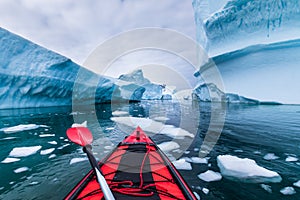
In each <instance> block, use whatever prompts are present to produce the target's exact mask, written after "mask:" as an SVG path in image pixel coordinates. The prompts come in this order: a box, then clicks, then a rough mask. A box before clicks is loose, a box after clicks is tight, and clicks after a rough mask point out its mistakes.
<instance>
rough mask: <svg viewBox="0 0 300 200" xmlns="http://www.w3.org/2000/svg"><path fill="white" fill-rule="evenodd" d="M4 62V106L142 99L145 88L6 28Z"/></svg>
mask: <svg viewBox="0 0 300 200" xmlns="http://www.w3.org/2000/svg"><path fill="white" fill-rule="evenodd" d="M0 63H1V65H0V83H1V84H0V101H1V105H0V108H21V107H47V106H64V105H71V104H72V102H73V103H76V104H90V103H102V102H110V101H112V100H114V101H124V100H125V101H127V100H140V99H141V97H142V95H143V92H144V91H145V88H143V87H140V86H137V85H135V84H132V83H128V82H124V83H122V84H120V83H119V82H118V81H117V79H113V78H109V77H103V76H100V75H97V74H95V73H93V72H91V71H88V70H86V69H84V68H82V67H81V66H79V65H77V64H76V63H74V62H72V61H71V60H70V59H68V58H66V57H64V56H61V55H59V54H57V53H54V52H52V51H50V50H47V49H45V48H43V47H41V46H39V45H37V44H34V43H32V42H30V41H28V40H26V39H24V38H22V37H20V36H17V35H15V34H12V33H10V32H9V31H7V30H5V29H2V28H0ZM79 73H80V78H78V74H79ZM75 86H76V87H75Z"/></svg>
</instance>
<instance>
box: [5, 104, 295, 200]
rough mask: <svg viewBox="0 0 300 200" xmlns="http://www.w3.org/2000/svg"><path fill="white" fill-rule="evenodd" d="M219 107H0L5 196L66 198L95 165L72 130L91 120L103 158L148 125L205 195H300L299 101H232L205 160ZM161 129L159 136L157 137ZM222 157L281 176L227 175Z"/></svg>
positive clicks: (96, 147) (190, 182)
mask: <svg viewBox="0 0 300 200" xmlns="http://www.w3.org/2000/svg"><path fill="white" fill-rule="evenodd" d="M212 107H213V105H212V104H209V103H199V102H198V103H191V102H187V103H184V104H181V103H176V102H173V101H151V102H148V101H144V102H140V103H132V104H118V105H115V104H113V105H112V104H103V105H97V106H90V107H89V106H87V107H86V108H78V110H76V109H75V108H73V109H72V108H70V107H55V108H40V109H14V110H1V111H0V129H1V130H0V147H1V149H0V171H1V173H0V199H62V198H63V197H64V196H65V195H67V194H68V192H69V191H70V190H71V189H72V188H73V187H74V186H75V184H76V183H77V182H78V181H79V180H80V179H81V178H82V177H83V176H84V175H85V174H86V173H87V172H88V171H89V170H90V165H89V162H88V160H87V159H86V156H85V155H84V153H83V152H82V150H81V148H80V147H78V146H77V145H75V144H72V143H71V142H70V141H69V140H68V139H67V137H66V134H65V132H66V130H67V129H68V128H69V127H71V126H72V124H73V123H82V122H84V121H87V126H88V127H89V128H90V129H91V131H92V132H93V136H94V143H93V151H94V154H95V156H96V157H97V159H101V158H103V157H104V156H105V155H106V154H107V153H108V152H110V151H111V150H112V149H113V148H114V147H115V146H116V145H117V144H118V143H119V142H120V141H121V140H122V139H123V138H124V137H125V136H126V135H127V134H128V133H129V132H130V131H131V130H132V129H133V127H134V126H136V125H141V126H142V128H144V129H145V130H146V132H147V130H149V135H151V137H152V138H153V139H154V140H155V142H156V143H158V144H161V146H162V147H163V148H165V153H166V154H167V156H168V157H169V158H170V159H171V160H172V161H174V163H175V164H176V162H179V163H180V162H183V163H184V165H186V166H188V167H187V168H183V169H181V170H180V172H181V174H182V175H183V177H184V178H185V180H186V181H187V183H188V185H189V186H190V187H191V188H192V190H193V191H194V192H196V193H197V194H198V195H199V196H200V197H201V199H228V200H232V199H270V200H271V199H300V188H299V180H300V173H299V172H300V161H298V159H300V106H296V105H277V106H275V105H226V115H224V116H225V124H224V127H223V128H222V133H221V135H220V137H219V139H218V141H217V142H216V145H215V146H214V147H213V149H212V150H211V151H210V152H209V153H208V154H207V155H206V156H205V157H203V158H202V157H201V158H200V157H199V151H200V149H201V145H202V143H203V140H204V138H205V136H206V133H207V130H208V127H209V123H211V111H212ZM199 108H200V109H199ZM182 116H184V117H182ZM140 118H143V120H139V119H140ZM121 119H122V120H123V121H122V120H121ZM126 120H127V121H126ZM128 120H129V121H128ZM120 122H123V123H120ZM125 122H126V123H125ZM7 128H10V129H7ZM7 130H8V131H7ZM9 130H13V131H9ZM157 130H158V132H160V134H157V133H156V134H155V131H157ZM178 133H184V134H185V135H180V134H178ZM188 133H190V134H192V135H189V134H188ZM168 144H169V145H168ZM218 155H233V156H237V157H239V158H249V159H253V160H255V161H256V163H257V164H258V165H259V166H262V167H264V168H267V169H269V170H272V171H275V172H277V173H279V174H280V176H281V177H282V181H281V182H280V183H247V182H245V181H241V180H238V179H237V180H232V179H228V178H226V177H222V178H221V179H220V177H219V172H220V169H219V168H218V166H217V156H218ZM176 160H177V161H176ZM178 166H183V164H180V165H178ZM208 170H209V171H208ZM207 171H208V172H210V174H217V175H218V179H215V181H211V182H208V181H205V180H202V179H200V178H199V174H203V173H205V172H207ZM208 172H207V173H205V174H208ZM200 177H202V176H200ZM209 178H211V177H209Z"/></svg>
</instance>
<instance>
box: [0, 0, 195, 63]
mask: <svg viewBox="0 0 300 200" xmlns="http://www.w3.org/2000/svg"><path fill="white" fill-rule="evenodd" d="M0 26H1V27H3V28H5V29H7V30H9V31H11V32H13V33H16V34H18V35H20V36H22V37H25V38H27V39H29V40H31V41H33V42H35V43H37V44H39V45H42V46H44V47H46V48H48V49H50V50H53V51H55V52H58V53H60V54H62V55H64V56H66V57H69V58H71V59H72V60H73V61H75V62H76V63H78V64H82V63H83V62H84V61H85V59H86V58H87V56H88V55H89V54H90V53H91V52H92V51H93V50H94V49H95V48H96V47H97V46H98V45H100V44H101V43H102V42H104V41H105V40H106V39H108V38H111V37H112V36H114V35H116V34H119V33H121V32H123V31H128V30H131V29H134V28H143V27H161V28H170V29H174V30H177V31H179V32H181V33H184V34H186V35H188V36H189V37H191V38H195V35H196V31H195V23H194V11H193V7H192V0H184V1H183V0H125V1H121V0H1V1H0Z"/></svg>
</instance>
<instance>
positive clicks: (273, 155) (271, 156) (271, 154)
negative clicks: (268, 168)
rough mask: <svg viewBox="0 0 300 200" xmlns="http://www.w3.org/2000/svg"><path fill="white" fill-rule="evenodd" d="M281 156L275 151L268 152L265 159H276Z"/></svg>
mask: <svg viewBox="0 0 300 200" xmlns="http://www.w3.org/2000/svg"><path fill="white" fill-rule="evenodd" d="M278 158H279V157H278V156H276V155H275V154H274V153H268V154H266V155H265V156H264V159H265V160H276V159H278Z"/></svg>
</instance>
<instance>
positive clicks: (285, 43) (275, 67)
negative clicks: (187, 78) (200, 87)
mask: <svg viewBox="0 0 300 200" xmlns="http://www.w3.org/2000/svg"><path fill="white" fill-rule="evenodd" d="M216 5H218V6H216ZM193 6H194V10H195V20H196V24H197V40H198V42H199V43H200V44H201V45H202V46H203V47H205V48H206V50H207V53H208V55H209V56H210V57H211V58H212V60H213V61H214V63H215V64H216V66H217V67H218V69H219V71H220V73H221V75H222V78H223V82H224V88H226V91H225V92H226V93H234V94H239V95H243V96H247V97H249V98H251V99H258V100H259V101H270V102H281V103H290V104H298V103H300V93H299V92H296V91H298V90H299V89H298V85H299V83H298V80H300V68H299V67H298V66H299V64H300V28H299V27H300V21H299V18H300V2H299V1H295V0H280V1H274V0H230V1H229V0H222V1H216V0H212V1H209V0H194V1H193ZM200 69H201V68H200ZM200 74H201V70H200Z"/></svg>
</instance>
